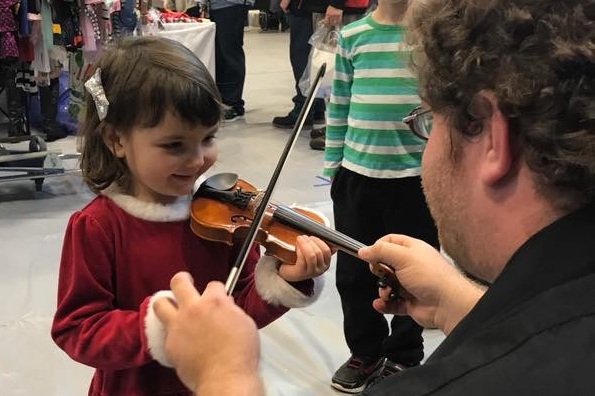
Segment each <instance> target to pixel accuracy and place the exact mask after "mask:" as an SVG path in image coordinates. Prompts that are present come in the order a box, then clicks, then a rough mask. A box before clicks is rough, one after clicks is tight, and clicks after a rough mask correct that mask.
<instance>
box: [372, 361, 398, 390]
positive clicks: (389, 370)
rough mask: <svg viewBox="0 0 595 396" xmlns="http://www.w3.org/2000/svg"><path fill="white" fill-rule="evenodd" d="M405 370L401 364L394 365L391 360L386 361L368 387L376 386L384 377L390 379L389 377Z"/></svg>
mask: <svg viewBox="0 0 595 396" xmlns="http://www.w3.org/2000/svg"><path fill="white" fill-rule="evenodd" d="M406 368H407V366H404V365H402V364H399V363H395V362H393V361H392V360H389V359H386V361H385V362H384V366H383V367H382V370H381V371H380V373H379V374H378V375H377V376H376V377H374V378H373V379H372V380H371V381H370V382H369V383H368V387H372V386H374V385H376V384H377V383H378V382H380V381H382V380H383V379H385V378H386V377H390V376H391V375H395V374H397V373H400V372H401V371H403V370H405V369H406Z"/></svg>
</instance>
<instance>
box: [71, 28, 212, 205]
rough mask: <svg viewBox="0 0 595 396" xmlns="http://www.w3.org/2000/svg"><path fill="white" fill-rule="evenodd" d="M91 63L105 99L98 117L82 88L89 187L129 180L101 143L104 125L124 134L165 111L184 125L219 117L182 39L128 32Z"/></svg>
mask: <svg viewBox="0 0 595 396" xmlns="http://www.w3.org/2000/svg"><path fill="white" fill-rule="evenodd" d="M95 68H100V69H101V82H102V85H103V89H104V91H105V96H106V97H107V99H108V101H109V103H110V104H109V110H108V112H107V116H106V117H105V119H104V120H99V116H98V115H97V108H96V107H95V102H94V101H93V98H92V97H91V95H90V94H89V93H85V95H86V97H85V109H84V112H83V116H82V119H81V120H80V128H79V133H80V135H81V136H82V138H83V147H82V153H81V169H82V174H83V180H84V181H85V183H86V184H87V185H88V186H89V188H90V189H91V190H92V191H94V192H96V193H99V192H100V191H101V190H104V189H105V188H107V187H108V186H109V185H110V184H112V183H114V182H115V183H118V184H119V185H121V186H124V185H126V184H128V182H129V176H130V175H129V170H128V167H127V166H126V163H125V162H124V161H123V160H122V159H119V158H117V157H116V156H115V155H114V154H113V153H112V151H111V150H110V148H109V147H108V146H107V145H106V143H105V141H104V138H103V135H104V133H105V131H106V130H107V128H112V130H114V131H117V132H118V133H119V134H122V135H126V134H128V133H130V131H131V130H132V129H133V128H134V127H136V126H140V127H145V128H147V127H154V126H156V125H158V124H159V123H160V122H161V121H162V120H163V118H164V116H165V114H166V112H171V113H173V114H175V115H176V116H177V117H179V118H180V119H181V120H183V121H184V122H185V123H187V124H188V125H189V126H191V127H192V126H197V125H202V126H206V127H211V126H213V125H215V124H217V123H218V122H219V121H220V119H221V114H222V104H221V97H220V95H219V91H218V90H217V86H216V85H215V82H214V81H213V79H212V77H211V75H210V74H209V71H208V70H207V69H206V67H205V66H204V65H203V64H202V62H201V61H200V60H199V59H198V58H197V57H196V55H194V54H193V53H192V52H191V51H190V50H189V49H187V48H186V47H184V46H183V45H182V44H180V43H178V42H176V41H173V40H169V39H165V38H158V37H128V38H124V39H122V40H120V41H118V42H116V43H114V44H112V45H110V46H109V48H107V49H106V50H105V52H104V53H103V54H102V56H101V58H100V59H99V61H98V62H97V63H96V65H95Z"/></svg>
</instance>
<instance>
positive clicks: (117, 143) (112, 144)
mask: <svg viewBox="0 0 595 396" xmlns="http://www.w3.org/2000/svg"><path fill="white" fill-rule="evenodd" d="M101 137H102V138H103V142H104V143H105V145H106V146H107V147H108V148H109V150H110V151H111V152H112V154H113V155H115V156H116V157H118V158H124V157H125V156H126V155H125V151H124V142H123V136H122V134H120V133H119V132H118V131H116V129H115V128H114V127H112V126H111V125H105V126H103V127H102V128H101Z"/></svg>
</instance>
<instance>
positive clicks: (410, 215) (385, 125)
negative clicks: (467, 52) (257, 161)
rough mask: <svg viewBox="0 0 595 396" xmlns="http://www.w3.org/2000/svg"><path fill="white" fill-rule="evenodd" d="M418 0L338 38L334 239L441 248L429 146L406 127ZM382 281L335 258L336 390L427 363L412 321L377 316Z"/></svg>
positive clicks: (391, 3) (413, 93) (331, 154)
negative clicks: (424, 185) (426, 159)
mask: <svg viewBox="0 0 595 396" xmlns="http://www.w3.org/2000/svg"><path fill="white" fill-rule="evenodd" d="M412 1H414V0H379V2H378V7H377V8H376V10H374V11H373V12H372V13H371V14H368V15H367V16H365V17H364V18H362V19H360V20H358V21H355V22H353V23H350V24H349V25H347V26H345V27H344V28H343V29H342V30H341V32H340V36H339V42H338V47H337V54H336V58H335V59H336V60H335V75H334V79H333V85H332V91H331V98H330V105H329V108H328V118H327V129H326V144H325V149H324V150H325V151H324V160H325V162H324V174H325V175H326V176H330V177H331V178H332V187H331V197H332V199H333V209H334V217H335V226H336V229H337V230H338V231H340V232H342V233H344V234H347V235H349V236H351V237H353V238H355V239H357V240H359V241H361V242H362V243H365V244H367V245H369V244H373V243H374V242H375V241H376V240H377V239H379V238H380V237H382V236H384V235H386V234H390V233H398V234H407V235H410V236H413V237H415V238H419V239H423V240H425V241H426V242H428V243H430V244H432V245H434V246H437V245H438V237H437V232H436V228H435V225H434V222H433V220H432V218H431V216H430V213H429V211H428V208H427V206H426V202H425V199H424V196H423V193H422V189H421V181H420V166H421V155H422V151H423V149H424V141H423V140H421V139H420V138H418V137H416V136H415V135H414V134H413V133H412V132H411V131H410V130H409V128H408V127H407V125H405V124H404V123H403V122H402V119H403V117H405V116H407V115H408V114H409V113H410V112H411V111H412V110H413V109H414V108H415V107H416V106H419V102H420V99H419V97H418V96H417V81H416V80H415V78H414V77H413V76H412V74H411V73H410V72H409V71H408V70H407V63H408V61H409V49H408V47H407V45H406V44H405V43H404V42H403V36H404V33H405V27H404V26H403V25H402V21H403V19H404V16H405V13H406V11H407V9H408V7H409V3H410V2H412ZM377 288H378V286H377V279H376V278H375V276H374V275H373V274H372V273H371V272H370V271H369V269H368V265H367V264H366V263H364V262H362V261H361V260H359V259H357V258H354V257H351V256H349V255H347V254H345V253H343V252H339V254H338V258H337V289H338V291H339V294H340V296H341V303H342V307H343V316H344V325H343V328H344V333H345V339H346V342H347V345H348V346H349V349H350V351H351V357H350V358H349V359H348V360H347V362H346V363H345V364H343V365H342V366H341V367H340V368H339V369H338V370H337V371H336V373H335V375H334V376H333V379H332V386H333V387H334V388H336V389H338V390H340V391H343V392H347V393H359V392H361V391H362V390H363V389H364V388H365V387H366V386H367V384H368V383H369V382H370V381H372V380H373V379H374V378H375V377H378V376H386V375H389V374H392V373H395V372H397V371H399V370H402V369H403V368H406V367H410V366H415V365H418V364H419V363H420V361H421V360H422V358H423V339H422V336H421V333H422V328H421V327H420V326H419V325H417V324H416V323H415V322H414V321H413V320H412V319H411V318H409V317H405V316H394V317H393V318H392V319H391V321H390V329H389V325H388V324H387V321H386V319H385V317H384V315H382V314H381V313H379V312H377V311H375V310H374V308H372V301H373V300H374V299H375V298H377V296H378V293H377Z"/></svg>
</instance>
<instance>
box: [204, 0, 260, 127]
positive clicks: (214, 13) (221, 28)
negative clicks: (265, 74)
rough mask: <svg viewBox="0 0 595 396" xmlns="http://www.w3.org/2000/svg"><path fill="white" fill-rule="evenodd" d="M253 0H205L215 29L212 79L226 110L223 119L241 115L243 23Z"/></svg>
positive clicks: (242, 100) (244, 60)
mask: <svg viewBox="0 0 595 396" xmlns="http://www.w3.org/2000/svg"><path fill="white" fill-rule="evenodd" d="M252 5H254V0H209V7H210V8H209V17H210V19H211V20H212V21H213V22H215V24H216V25H217V29H216V33H215V81H216V83H217V88H218V89H219V93H220V94H221V98H222V100H223V104H224V105H225V106H226V110H225V111H224V113H223V119H224V121H228V122H230V121H236V120H238V119H241V118H243V117H244V113H245V108H244V99H243V93H244V81H245V79H246V56H245V54H244V26H245V23H246V18H248V9H249V8H250V7H251V6H252Z"/></svg>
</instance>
